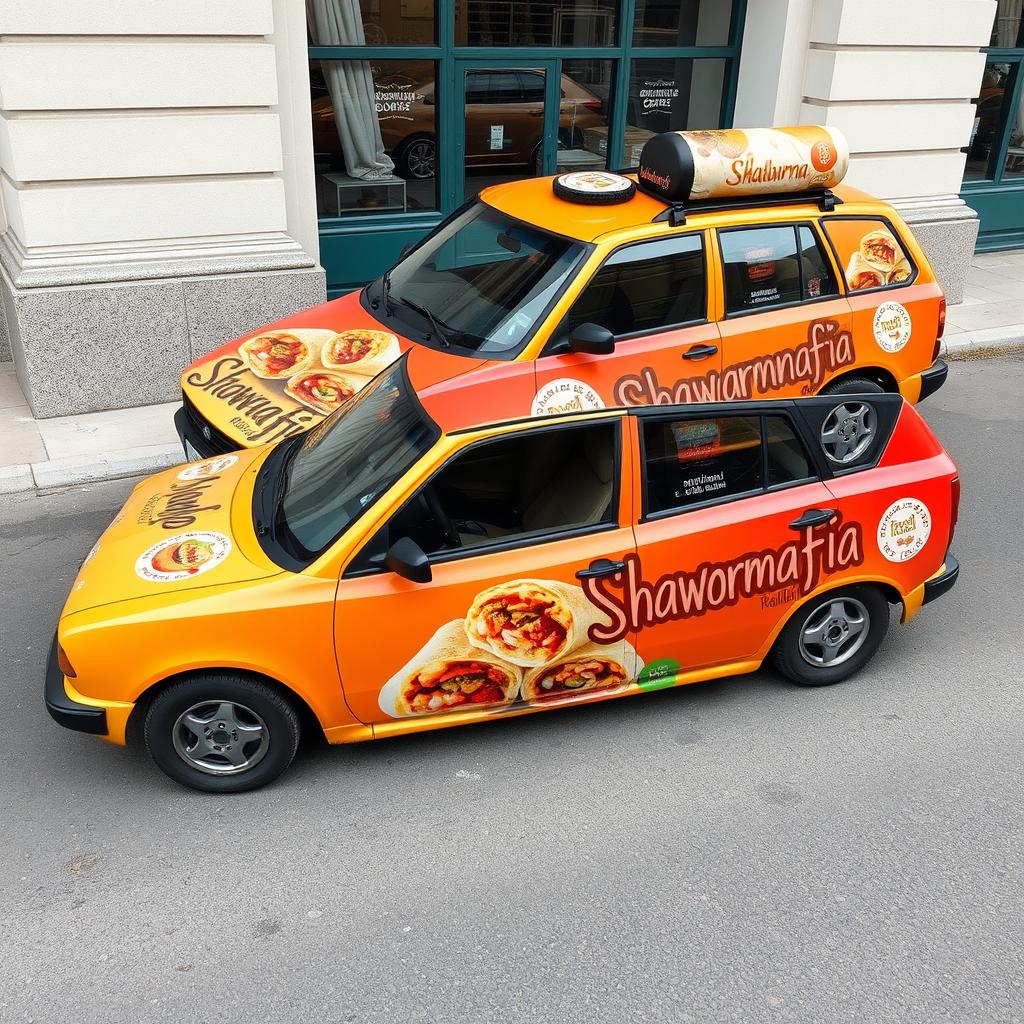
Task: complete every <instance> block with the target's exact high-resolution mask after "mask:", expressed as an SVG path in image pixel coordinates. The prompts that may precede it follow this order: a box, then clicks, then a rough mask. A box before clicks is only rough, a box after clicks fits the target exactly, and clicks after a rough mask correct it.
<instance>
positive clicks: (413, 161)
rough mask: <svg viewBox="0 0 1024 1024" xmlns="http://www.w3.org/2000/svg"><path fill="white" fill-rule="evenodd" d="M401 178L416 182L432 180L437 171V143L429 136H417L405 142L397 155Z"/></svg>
mask: <svg viewBox="0 0 1024 1024" xmlns="http://www.w3.org/2000/svg"><path fill="white" fill-rule="evenodd" d="M395 162H396V163H397V164H398V169H399V171H401V172H402V175H403V177H405V178H412V179H414V180H416V181H425V180H426V179H427V178H433V177H434V174H435V173H436V169H437V143H436V142H435V141H434V140H433V139H432V138H431V137H430V136H429V135H417V136H414V137H413V138H411V139H409V140H408V141H407V142H405V143H404V144H403V145H402V147H401V149H400V151H399V152H398V154H397V160H396V161H395Z"/></svg>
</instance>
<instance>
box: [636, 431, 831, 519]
mask: <svg viewBox="0 0 1024 1024" xmlns="http://www.w3.org/2000/svg"><path fill="white" fill-rule="evenodd" d="M643 446H644V510H645V515H648V516H650V515H657V514H659V513H662V512H669V511H685V510H686V509H687V508H690V507H692V506H696V505H703V504H705V503H707V502H712V501H723V500H728V499H729V498H736V497H742V496H747V495H751V494H756V493H760V492H761V491H764V490H766V489H768V488H771V487H779V486H783V485H785V484H791V483H796V482H801V481H804V480H808V479H811V478H812V477H814V476H815V475H816V473H815V471H814V468H813V466H812V464H811V461H810V459H809V458H808V455H807V452H806V450H805V448H804V445H803V442H802V441H801V440H800V438H799V437H798V436H797V434H796V432H795V431H794V430H793V428H792V426H791V425H790V423H789V420H788V419H787V418H786V417H785V416H776V415H771V416H740V415H737V416H712V417H706V418H686V419H676V420H673V419H658V420H653V419H647V420H645V421H644V422H643Z"/></svg>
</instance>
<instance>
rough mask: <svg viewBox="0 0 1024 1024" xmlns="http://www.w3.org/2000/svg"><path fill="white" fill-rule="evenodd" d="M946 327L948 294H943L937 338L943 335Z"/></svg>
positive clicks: (940, 300)
mask: <svg viewBox="0 0 1024 1024" xmlns="http://www.w3.org/2000/svg"><path fill="white" fill-rule="evenodd" d="M945 329H946V296H945V295H943V296H942V298H940V299H939V330H938V333H937V334H936V335H935V338H936V340H938V339H939V338H941V337H942V332H943V331H944V330H945Z"/></svg>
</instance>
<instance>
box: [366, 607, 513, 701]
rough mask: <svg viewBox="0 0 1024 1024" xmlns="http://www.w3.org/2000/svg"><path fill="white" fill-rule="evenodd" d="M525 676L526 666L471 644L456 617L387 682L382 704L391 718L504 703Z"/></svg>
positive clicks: (382, 692) (382, 693)
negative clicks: (523, 666) (518, 664)
mask: <svg viewBox="0 0 1024 1024" xmlns="http://www.w3.org/2000/svg"><path fill="white" fill-rule="evenodd" d="M522 681H523V672H522V669H520V668H517V667H516V666H515V665H510V664H508V662H505V661H502V659H501V658H498V657H496V656H495V655H493V654H491V653H489V652H488V651H482V650H480V649H478V648H476V647H473V646H472V645H471V644H470V643H469V641H468V640H467V639H466V632H465V629H464V628H463V624H462V620H461V619H455V620H454V621H453V622H448V623H446V624H445V625H443V626H442V627H441V628H440V629H439V630H438V631H437V632H436V633H435V634H434V635H433V636H432V637H431V638H430V640H429V641H428V642H427V644H426V646H425V647H424V648H423V650H421V651H420V652H419V654H417V655H416V656H415V657H414V658H412V659H411V660H410V661H409V662H408V663H406V664H405V665H403V666H402V668H400V669H399V670H398V672H396V673H395V674H394V675H393V676H392V677H391V678H390V679H389V680H388V681H387V682H386V683H385V684H384V686H383V688H382V689H381V691H380V697H379V699H378V703H379V704H380V709H381V711H383V712H384V714H386V715H390V716H391V717H392V718H411V717H416V716H419V715H433V714H437V713H438V712H442V711H473V710H476V709H485V708H495V707H502V706H504V705H508V704H511V703H512V702H513V701H514V700H515V699H516V698H517V697H518V695H519V687H520V685H521V684H522Z"/></svg>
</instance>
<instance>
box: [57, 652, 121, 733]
mask: <svg viewBox="0 0 1024 1024" xmlns="http://www.w3.org/2000/svg"><path fill="white" fill-rule="evenodd" d="M43 699H44V701H45V702H46V710H47V711H49V712H50V717H51V718H52V719H53V720H54V721H55V722H56V723H57V724H58V725H63V726H64V728H65V729H74V730H76V731H77V732H88V733H92V735H93V736H106V735H107V732H108V730H107V709H106V708H102V707H96V706H94V705H92V704H80V703H79V702H78V701H75V700H72V699H71V698H70V697H69V696H68V694H67V691H66V690H65V689H64V673H63V672H61V670H60V666H59V665H58V664H57V638H56V637H54V638H53V643H52V644H50V654H49V657H48V658H47V659H46V683H45V685H44V687H43Z"/></svg>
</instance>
